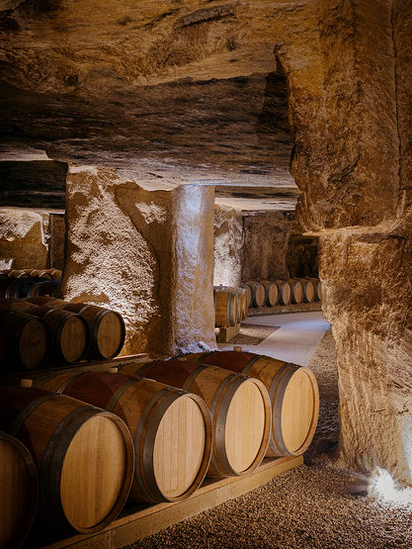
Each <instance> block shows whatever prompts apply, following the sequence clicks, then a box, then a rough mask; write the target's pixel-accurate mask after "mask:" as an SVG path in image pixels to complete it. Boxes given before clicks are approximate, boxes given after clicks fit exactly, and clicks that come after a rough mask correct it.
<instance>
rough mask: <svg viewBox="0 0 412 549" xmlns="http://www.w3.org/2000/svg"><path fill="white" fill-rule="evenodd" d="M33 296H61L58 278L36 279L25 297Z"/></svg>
mask: <svg viewBox="0 0 412 549" xmlns="http://www.w3.org/2000/svg"><path fill="white" fill-rule="evenodd" d="M33 296H53V297H58V298H59V297H62V291H61V282H60V280H43V279H40V280H38V281H37V282H35V283H34V284H33V285H32V286H31V288H30V290H29V291H28V293H27V297H33Z"/></svg>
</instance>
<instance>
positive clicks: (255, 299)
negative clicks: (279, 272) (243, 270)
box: [246, 280, 266, 307]
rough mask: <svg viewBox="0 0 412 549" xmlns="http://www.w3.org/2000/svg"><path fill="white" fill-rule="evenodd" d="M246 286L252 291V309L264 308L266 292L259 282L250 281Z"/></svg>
mask: <svg viewBox="0 0 412 549" xmlns="http://www.w3.org/2000/svg"><path fill="white" fill-rule="evenodd" d="M246 284H247V285H248V286H249V287H250V289H251V291H252V307H263V306H264V304H265V299H266V290H265V287H264V286H263V284H261V283H260V282H258V281H257V280H248V281H247V282H246Z"/></svg>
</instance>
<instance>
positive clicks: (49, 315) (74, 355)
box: [10, 301, 90, 364]
mask: <svg viewBox="0 0 412 549" xmlns="http://www.w3.org/2000/svg"><path fill="white" fill-rule="evenodd" d="M10 308H11V309H12V310H18V311H24V312H25V313H28V314H30V315H33V316H36V317H39V318H42V319H43V320H44V321H45V322H46V324H47V325H48V326H49V328H50V330H51V333H52V346H51V347H52V348H51V359H52V360H55V361H57V362H58V363H66V364H73V363H74V362H78V361H79V360H81V359H82V358H83V357H84V356H85V355H86V353H87V351H88V348H89V344H90V331H89V327H88V324H87V322H86V321H85V320H84V318H83V317H82V316H80V315H78V314H76V313H72V312H69V311H66V310H63V309H52V308H50V307H40V306H38V305H34V304H33V303H30V302H29V301H15V302H14V303H12V304H11V306H10Z"/></svg>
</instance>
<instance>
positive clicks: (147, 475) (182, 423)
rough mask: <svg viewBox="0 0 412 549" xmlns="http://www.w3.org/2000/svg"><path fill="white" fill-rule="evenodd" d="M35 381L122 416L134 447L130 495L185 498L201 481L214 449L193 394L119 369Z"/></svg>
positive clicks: (152, 498) (203, 410) (159, 499)
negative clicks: (119, 371)
mask: <svg viewBox="0 0 412 549" xmlns="http://www.w3.org/2000/svg"><path fill="white" fill-rule="evenodd" d="M35 385H36V386H40V387H42V388H44V389H48V390H51V391H56V392H59V393H64V394H66V395H69V396H72V397H75V398H78V399H79V400H84V401H85V402H88V403H89V404H93V405H95V406H99V407H100V408H104V409H106V410H108V411H111V412H114V413H115V414H117V415H118V416H120V417H121V418H122V419H123V421H124V422H125V423H126V425H127V426H128V427H129V429H130V431H131V433H132V436H133V440H134V446H135V456H136V461H135V474H134V482H133V485H132V490H131V496H132V498H133V499H134V500H136V501H146V502H149V503H157V502H162V501H178V500H181V499H184V498H187V497H188V496H189V495H190V494H192V493H193V492H194V491H195V490H196V489H197V488H198V487H199V486H200V484H201V483H202V482H203V479H204V477H205V475H206V472H207V469H208V467H209V463H210V458H211V452H212V423H211V418H210V413H209V410H208V408H207V406H206V404H205V402H204V401H203V400H202V399H201V398H200V397H198V396H197V395H195V394H189V393H186V392H184V391H181V390H180V389H175V388H172V387H168V386H167V385H164V384H162V383H158V382H156V381H153V380H149V379H144V378H136V377H133V376H130V375H127V374H123V373H107V372H103V373H102V372H81V373H80V374H79V373H76V374H67V375H60V376H54V377H52V376H45V377H43V378H40V379H38V380H36V381H35Z"/></svg>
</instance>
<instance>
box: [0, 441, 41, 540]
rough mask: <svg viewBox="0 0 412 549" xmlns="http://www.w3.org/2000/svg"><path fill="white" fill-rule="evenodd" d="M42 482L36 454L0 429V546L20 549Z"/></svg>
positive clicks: (31, 522) (31, 518)
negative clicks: (39, 477) (35, 458)
mask: <svg viewBox="0 0 412 549" xmlns="http://www.w3.org/2000/svg"><path fill="white" fill-rule="evenodd" d="M37 500H38V481H37V471H36V466H35V464H34V460H33V457H32V456H31V454H30V452H29V451H28V450H27V448H26V447H25V446H24V445H23V444H22V443H21V442H20V441H19V440H17V439H16V438H14V437H11V436H10V435H7V434H6V433H3V432H2V431H0V549H18V548H19V547H20V546H21V544H22V543H23V541H24V540H25V538H26V536H27V534H28V532H29V530H30V527H31V525H32V524H33V520H34V516H35V513H36V508H37Z"/></svg>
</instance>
